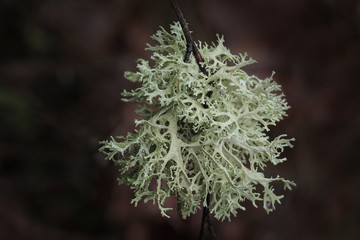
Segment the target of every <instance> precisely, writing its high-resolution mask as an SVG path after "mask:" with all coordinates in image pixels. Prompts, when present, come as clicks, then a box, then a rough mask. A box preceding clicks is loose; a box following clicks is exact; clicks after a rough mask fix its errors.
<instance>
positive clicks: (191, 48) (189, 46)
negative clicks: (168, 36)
mask: <svg viewBox="0 0 360 240" xmlns="http://www.w3.org/2000/svg"><path fill="white" fill-rule="evenodd" d="M170 3H171V6H172V7H173V8H174V10H175V13H176V16H177V18H178V20H179V22H180V25H181V27H182V30H183V32H184V35H185V39H186V53H185V57H184V62H187V61H189V58H190V54H191V52H192V53H193V54H194V56H195V59H196V62H197V64H198V65H199V68H200V71H201V72H202V73H204V74H205V75H207V72H206V70H205V68H204V67H203V66H202V65H201V64H200V63H201V62H203V61H204V59H203V58H202V56H201V54H200V52H199V50H198V49H197V47H196V46H195V44H194V40H193V38H192V36H191V32H190V29H189V27H188V25H187V23H186V20H185V18H184V15H183V13H182V11H181V9H180V6H179V4H178V2H177V1H176V0H170Z"/></svg>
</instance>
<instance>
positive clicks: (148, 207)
mask: <svg viewBox="0 0 360 240" xmlns="http://www.w3.org/2000/svg"><path fill="white" fill-rule="evenodd" d="M0 2H1V4H0V29H1V30H0V31H1V34H0V43H1V45H0V49H1V51H0V239H1V240H7V239H9V240H12V239H68V240H72V239H74V240H75V239H106V240H107V239H109V240H112V239H124V240H147V239H197V236H198V233H199V229H200V222H201V211H199V212H198V214H196V215H194V216H192V217H190V218H188V219H187V220H185V221H184V220H182V219H181V218H180V217H179V215H177V213H176V212H175V211H173V212H172V213H171V219H166V218H163V217H161V216H160V213H159V211H158V209H157V208H156V207H153V206H152V204H151V203H148V204H140V205H139V206H138V207H137V208H135V207H134V206H133V205H132V204H130V200H131V198H132V197H133V193H132V191H131V190H130V189H129V188H128V187H127V186H118V185H117V183H116V178H117V176H118V170H117V168H116V167H115V166H114V165H113V164H112V163H111V162H107V161H105V160H104V156H103V155H102V154H99V153H98V150H97V149H98V147H99V146H98V141H99V140H103V139H108V138H109V136H111V135H124V134H126V133H127V132H128V131H132V130H133V128H134V123H133V122H134V118H135V117H136V116H135V114H134V110H135V108H136V107H137V105H136V104H133V103H123V102H121V95H120V94H121V92H122V91H123V89H132V88H135V87H138V85H135V84H132V83H130V82H128V81H126V80H125V79H124V77H123V72H124V71H127V70H130V71H134V70H135V66H136V65H135V60H136V59H137V58H148V57H149V56H150V53H149V52H146V51H144V48H145V44H146V43H147V42H151V40H150V35H152V34H153V33H155V32H156V31H157V29H158V28H159V26H164V27H165V28H167V29H168V26H169V24H170V23H172V22H173V21H175V20H176V16H175V14H174V12H173V9H172V8H171V6H170V4H169V2H168V1H167V0H163V1H150V0H147V1H139V0H107V1H104V0H103V1H100V0H77V1H71V0H47V1H45V0H28V1H20V0H2V1H0ZM179 2H180V5H181V7H182V10H183V12H184V15H185V17H186V19H187V21H188V22H189V23H190V29H191V30H192V31H193V32H194V33H193V37H194V38H195V39H196V40H202V41H207V42H211V41H215V40H216V37H215V34H216V33H219V34H223V35H224V36H225V41H226V46H227V47H228V48H230V49H231V51H232V52H233V53H238V52H241V53H243V52H247V53H248V54H249V55H250V56H251V57H253V58H254V59H256V60H257V61H258V63H257V64H255V65H253V66H249V67H247V68H246V70H248V71H249V72H250V73H253V74H256V75H258V76H260V77H267V76H269V75H270V74H271V72H272V70H275V71H276V75H275V80H276V81H277V82H278V83H280V84H281V85H282V86H283V90H284V92H285V94H286V97H287V100H288V102H289V104H290V105H291V106H292V108H291V110H289V111H288V114H289V117H287V118H285V119H284V120H283V121H282V122H280V123H279V124H278V125H277V126H276V127H274V128H273V129H272V131H271V136H276V135H279V134H280V133H287V134H288V135H289V136H290V137H295V138H296V142H295V147H294V148H293V149H287V150H286V152H285V153H284V156H286V157H287V158H288V161H287V162H285V163H283V164H281V165H279V166H277V167H276V168H273V167H269V168H267V170H266V174H267V175H268V176H271V175H277V174H279V175H281V176H283V177H285V178H287V179H291V180H294V181H295V182H296V183H297V187H296V188H295V189H294V190H293V191H286V192H282V189H281V187H279V188H278V193H282V194H285V198H284V199H283V201H282V204H281V205H279V206H277V210H276V211H275V212H273V213H271V214H269V215H267V214H266V213H265V211H264V210H263V209H262V208H261V207H259V208H258V209H256V208H253V207H252V206H251V204H246V206H247V211H239V212H238V216H237V217H234V218H233V219H232V221H231V223H229V222H226V221H225V222H218V221H215V220H213V223H214V228H215V231H216V233H217V235H218V236H219V237H220V238H221V239H222V240H232V239H238V240H242V239H246V240H251V239H262V240H287V239H295V240H297V239H299V240H300V239H309V240H310V239H360V164H359V163H360V154H359V152H360V107H359V104H360V94H359V90H360V88H359V87H360V84H359V81H360V79H359V76H360V71H359V69H360V66H359V56H360V42H359V34H360V4H359V2H358V1H355V0H354V1H353V0H292V1H288V0H252V1H250V0H247V1H245V0H232V1H230V0H221V1H220V0H198V1H190V0H183V1H179ZM170 204H173V203H172V202H170ZM174 204H175V203H174ZM207 237H209V236H207Z"/></svg>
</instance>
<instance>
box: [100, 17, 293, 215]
mask: <svg viewBox="0 0 360 240" xmlns="http://www.w3.org/2000/svg"><path fill="white" fill-rule="evenodd" d="M152 38H153V39H154V40H156V41H157V42H158V44H157V45H156V46H150V45H148V48H147V50H151V51H153V55H152V57H151V59H152V60H153V64H150V63H149V62H148V61H146V60H143V59H140V60H139V61H138V65H137V68H138V71H137V72H126V73H125V77H126V78H127V79H129V80H130V81H133V82H140V83H142V86H141V87H140V88H138V89H136V90H133V91H131V92H126V91H125V92H124V93H123V96H125V97H126V98H125V99H124V101H136V102H140V103H143V107H141V108H140V109H139V110H138V111H137V113H138V114H139V115H140V116H141V117H142V120H138V121H136V124H137V125H139V129H138V130H136V131H135V133H129V134H128V135H127V137H118V140H115V139H114V138H112V139H111V140H110V141H102V142H101V145H102V147H101V148H100V151H101V152H103V153H105V154H106V155H107V157H106V158H107V159H109V160H112V161H114V162H115V164H117V165H119V166H120V171H121V176H120V178H119V182H120V183H125V184H128V185H130V186H131V188H132V189H134V191H135V198H134V199H133V200H132V202H133V203H135V205H137V204H138V202H139V201H140V200H141V199H144V201H145V202H147V201H149V200H152V201H153V203H154V204H157V205H158V206H159V209H160V211H161V214H162V215H163V216H168V215H167V214H166V211H167V210H169V208H167V207H165V206H164V205H165V200H166V199H167V198H169V197H170V196H175V197H176V198H177V202H178V208H179V210H180V211H181V212H182V215H183V218H186V217H188V216H189V215H190V214H193V213H195V212H196V211H197V209H199V208H200V206H201V204H202V203H203V205H204V206H207V207H209V209H210V212H211V213H213V214H214V216H215V218H217V219H220V220H223V219H225V218H228V219H229V220H230V217H231V215H236V213H237V210H238V209H243V210H244V209H245V208H244V207H243V206H242V202H243V201H245V200H246V199H248V200H250V201H251V202H252V203H253V205H254V206H255V207H256V204H257V201H261V202H262V203H263V207H264V209H265V211H266V212H270V211H272V210H273V209H275V203H280V199H281V198H282V197H283V196H277V195H276V194H275V193H274V188H273V186H272V183H273V182H275V181H280V182H282V183H283V184H284V187H285V188H287V189H291V186H292V185H295V184H294V183H293V182H291V181H288V180H285V179H283V178H280V177H279V176H277V177H270V178H268V177H265V176H264V174H263V173H262V172H261V170H264V167H265V166H266V164H267V163H268V162H270V163H272V164H274V165H276V164H278V163H281V162H283V161H285V160H286V158H281V157H280V154H281V152H282V151H283V149H284V148H285V147H292V145H291V143H290V142H291V141H292V140H293V139H286V138H285V136H286V135H280V136H278V137H276V138H275V139H273V140H270V139H269V137H268V136H267V135H266V132H267V131H269V126H270V125H275V123H276V122H278V121H279V120H281V119H282V118H283V116H285V115H286V113H285V111H286V110H287V109H288V108H289V106H288V105H287V103H286V100H285V99H284V95H283V94H282V93H281V87H280V85H278V84H277V83H276V82H274V81H272V76H271V77H269V78H266V79H264V80H262V79H259V78H258V77H256V76H249V75H248V74H247V73H246V72H245V71H244V70H243V69H242V68H243V67H244V66H246V65H249V64H251V63H254V62H255V61H254V60H252V59H251V58H248V57H247V55H246V54H245V55H241V54H240V55H232V54H231V53H230V51H229V50H228V49H227V48H226V47H225V46H224V45H223V44H224V39H223V38H222V37H218V41H217V44H213V45H211V46H209V45H207V44H202V43H201V42H199V43H198V44H197V46H198V48H199V51H200V53H201V55H202V56H203V58H204V62H203V63H202V64H203V66H204V67H205V69H206V71H207V72H208V75H205V74H203V73H201V71H200V70H199V67H198V65H197V62H196V60H195V58H194V57H191V58H190V61H189V62H184V61H183V58H184V53H185V49H186V41H185V38H184V36H183V33H182V29H181V26H180V24H179V23H175V24H173V25H171V31H170V33H169V32H167V31H165V30H164V29H163V28H161V29H160V30H159V31H158V32H157V33H156V34H155V35H154V36H152ZM151 65H153V66H151ZM279 93H280V94H279ZM207 194H210V195H211V201H210V202H206V196H207Z"/></svg>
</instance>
